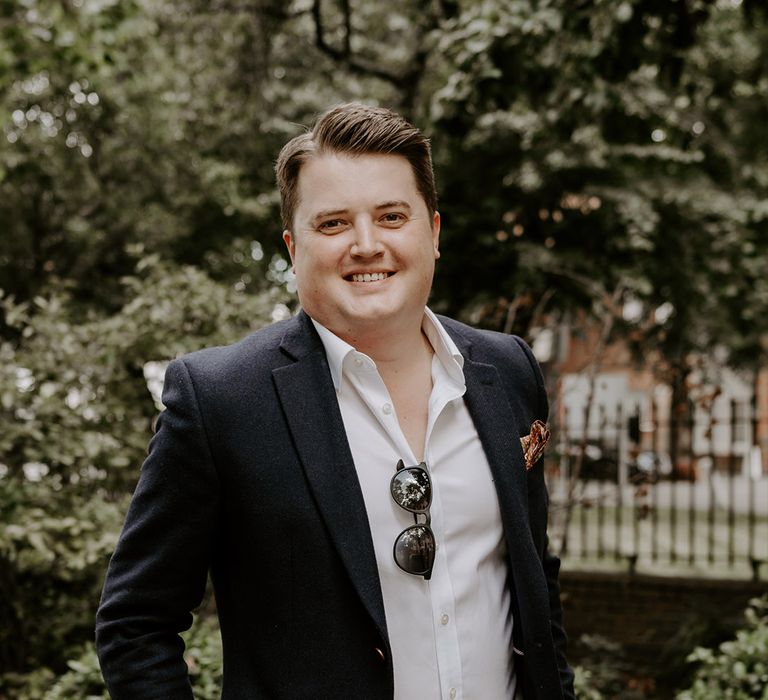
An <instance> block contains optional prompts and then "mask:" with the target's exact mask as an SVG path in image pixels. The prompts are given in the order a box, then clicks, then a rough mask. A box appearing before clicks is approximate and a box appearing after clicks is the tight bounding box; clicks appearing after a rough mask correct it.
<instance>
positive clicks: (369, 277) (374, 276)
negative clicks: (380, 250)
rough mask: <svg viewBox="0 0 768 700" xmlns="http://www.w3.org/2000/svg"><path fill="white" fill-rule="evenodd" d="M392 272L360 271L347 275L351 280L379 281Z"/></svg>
mask: <svg viewBox="0 0 768 700" xmlns="http://www.w3.org/2000/svg"><path fill="white" fill-rule="evenodd" d="M393 274H394V272H360V273H355V274H353V275H349V276H348V277H347V279H348V280H350V281H352V282H379V281H381V280H385V279H387V277H389V276H390V275H393Z"/></svg>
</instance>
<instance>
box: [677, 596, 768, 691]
mask: <svg viewBox="0 0 768 700" xmlns="http://www.w3.org/2000/svg"><path fill="white" fill-rule="evenodd" d="M745 616H746V619H747V624H746V626H745V627H744V628H743V629H741V630H739V631H738V632H737V633H736V639H734V640H731V641H727V642H723V643H722V644H721V645H720V646H719V647H718V648H717V650H713V649H706V648H703V647H697V648H696V649H694V651H693V652H692V653H691V654H690V656H689V657H688V660H689V661H690V662H693V663H698V664H700V666H699V668H698V670H697V671H696V674H695V676H694V679H693V684H692V685H691V687H690V688H688V689H686V690H684V691H682V692H681V693H678V695H677V700H710V699H711V698H722V699H723V700H750V699H753V698H758V699H761V700H768V596H764V597H763V598H759V599H758V598H756V599H754V600H752V601H750V607H749V608H747V611H746V613H745Z"/></svg>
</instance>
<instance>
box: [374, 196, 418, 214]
mask: <svg viewBox="0 0 768 700" xmlns="http://www.w3.org/2000/svg"><path fill="white" fill-rule="evenodd" d="M376 209H407V210H408V211H410V210H411V205H410V204H408V202H406V201H405V200H404V199H393V200H392V201H389V202H382V203H381V204H377V205H376Z"/></svg>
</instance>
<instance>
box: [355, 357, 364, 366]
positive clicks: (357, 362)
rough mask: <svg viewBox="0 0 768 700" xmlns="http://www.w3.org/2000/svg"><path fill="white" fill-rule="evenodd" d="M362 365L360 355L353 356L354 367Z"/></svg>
mask: <svg viewBox="0 0 768 700" xmlns="http://www.w3.org/2000/svg"><path fill="white" fill-rule="evenodd" d="M362 366H363V358H362V357H356V358H355V367H362Z"/></svg>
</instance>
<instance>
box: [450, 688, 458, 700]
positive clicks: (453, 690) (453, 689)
mask: <svg viewBox="0 0 768 700" xmlns="http://www.w3.org/2000/svg"><path fill="white" fill-rule="evenodd" d="M448 697H449V698H450V699H451V700H453V699H454V698H455V697H456V688H451V689H450V690H449V691H448Z"/></svg>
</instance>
